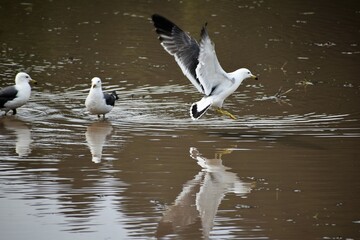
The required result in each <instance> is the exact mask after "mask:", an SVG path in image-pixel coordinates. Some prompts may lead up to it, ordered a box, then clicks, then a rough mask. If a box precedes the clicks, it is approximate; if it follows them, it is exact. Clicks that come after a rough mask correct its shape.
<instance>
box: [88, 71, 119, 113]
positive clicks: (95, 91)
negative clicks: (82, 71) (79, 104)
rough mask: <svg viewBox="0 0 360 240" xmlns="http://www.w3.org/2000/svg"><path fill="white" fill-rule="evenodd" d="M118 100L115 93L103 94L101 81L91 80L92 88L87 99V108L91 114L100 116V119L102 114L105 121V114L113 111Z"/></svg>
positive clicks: (97, 79)
mask: <svg viewBox="0 0 360 240" xmlns="http://www.w3.org/2000/svg"><path fill="white" fill-rule="evenodd" d="M118 99H119V97H118V95H117V94H116V92H115V91H112V92H111V94H108V93H105V92H103V91H102V89H101V79H100V78H98V77H94V78H93V79H91V88H90V92H89V95H88V96H87V98H86V101H85V106H86V109H87V110H88V111H89V112H90V114H94V115H98V118H100V115H101V114H102V115H103V119H105V114H106V113H108V112H110V111H111V109H113V107H114V105H115V101H116V100H118Z"/></svg>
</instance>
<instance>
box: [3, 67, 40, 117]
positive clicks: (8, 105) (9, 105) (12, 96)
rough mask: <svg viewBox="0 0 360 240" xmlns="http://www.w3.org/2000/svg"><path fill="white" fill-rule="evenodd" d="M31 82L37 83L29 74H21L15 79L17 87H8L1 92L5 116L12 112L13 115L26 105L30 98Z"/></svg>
mask: <svg viewBox="0 0 360 240" xmlns="http://www.w3.org/2000/svg"><path fill="white" fill-rule="evenodd" d="M29 82H34V83H36V81H35V80H33V79H31V77H30V76H29V74H27V73H24V72H19V73H18V74H16V77H15V85H13V86H7V87H5V88H3V89H1V90H0V110H2V111H5V115H6V114H7V113H8V112H9V111H10V110H12V112H13V115H15V114H16V109H17V108H18V107H21V106H22V105H24V104H25V103H26V102H27V101H28V100H29V98H30V95H31V86H30V84H29Z"/></svg>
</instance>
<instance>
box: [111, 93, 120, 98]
mask: <svg viewBox="0 0 360 240" xmlns="http://www.w3.org/2000/svg"><path fill="white" fill-rule="evenodd" d="M111 95H112V96H113V97H114V98H115V100H119V96H118V95H117V94H116V92H115V91H112V92H111Z"/></svg>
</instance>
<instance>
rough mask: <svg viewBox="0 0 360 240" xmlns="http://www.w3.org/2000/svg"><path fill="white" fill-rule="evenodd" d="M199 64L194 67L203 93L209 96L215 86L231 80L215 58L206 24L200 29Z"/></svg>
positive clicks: (214, 89)
mask: <svg viewBox="0 0 360 240" xmlns="http://www.w3.org/2000/svg"><path fill="white" fill-rule="evenodd" d="M199 47H200V53H199V58H198V61H199V64H198V66H197V67H196V69H195V72H196V76H197V78H198V79H199V82H200V84H201V85H202V87H203V89H204V93H205V95H207V96H209V95H211V93H213V92H214V91H216V88H217V87H218V86H219V85H220V84H222V83H224V81H231V79H229V78H228V77H227V73H226V72H225V71H224V70H223V69H222V67H221V66H220V63H219V60H218V59H217V56H216V52H215V48H214V44H213V43H212V42H211V39H210V37H209V34H208V33H207V31H206V24H205V26H204V27H203V28H202V29H201V41H200V45H199Z"/></svg>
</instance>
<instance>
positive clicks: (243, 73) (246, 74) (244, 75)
mask: <svg viewBox="0 0 360 240" xmlns="http://www.w3.org/2000/svg"><path fill="white" fill-rule="evenodd" d="M236 73H237V74H236V75H237V76H238V77H239V78H240V79H241V80H245V79H248V78H252V79H255V80H258V78H257V77H256V76H255V75H254V74H252V73H251V72H250V70H249V69H247V68H240V69H238V70H237V71H236Z"/></svg>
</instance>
